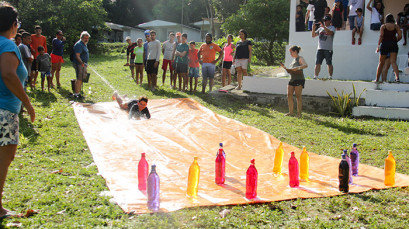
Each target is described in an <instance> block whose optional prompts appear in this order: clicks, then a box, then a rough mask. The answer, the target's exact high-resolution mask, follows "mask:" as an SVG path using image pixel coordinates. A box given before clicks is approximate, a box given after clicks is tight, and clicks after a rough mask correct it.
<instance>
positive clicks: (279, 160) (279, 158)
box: [273, 142, 284, 174]
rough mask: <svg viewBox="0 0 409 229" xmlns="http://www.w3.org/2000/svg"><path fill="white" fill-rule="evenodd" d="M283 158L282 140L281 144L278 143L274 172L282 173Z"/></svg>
mask: <svg viewBox="0 0 409 229" xmlns="http://www.w3.org/2000/svg"><path fill="white" fill-rule="evenodd" d="M283 159H284V150H283V143H282V142H280V145H278V148H277V149H276V154H275V156H274V168H273V173H275V174H281V168H282V167H283Z"/></svg>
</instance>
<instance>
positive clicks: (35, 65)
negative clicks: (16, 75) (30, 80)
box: [28, 59, 37, 74]
mask: <svg viewBox="0 0 409 229" xmlns="http://www.w3.org/2000/svg"><path fill="white" fill-rule="evenodd" d="M31 71H32V72H34V71H37V59H34V60H33V63H31ZM28 74H30V72H29V73H28Z"/></svg>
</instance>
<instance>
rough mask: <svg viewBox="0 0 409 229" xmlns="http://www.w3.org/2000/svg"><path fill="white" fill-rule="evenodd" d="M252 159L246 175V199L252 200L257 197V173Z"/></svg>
mask: <svg viewBox="0 0 409 229" xmlns="http://www.w3.org/2000/svg"><path fill="white" fill-rule="evenodd" d="M254 162H255V160H254V159H251V165H250V166H249V168H248V169H247V173H246V198H247V199H254V198H256V197H257V176H258V172H257V169H256V167H255V166H254Z"/></svg>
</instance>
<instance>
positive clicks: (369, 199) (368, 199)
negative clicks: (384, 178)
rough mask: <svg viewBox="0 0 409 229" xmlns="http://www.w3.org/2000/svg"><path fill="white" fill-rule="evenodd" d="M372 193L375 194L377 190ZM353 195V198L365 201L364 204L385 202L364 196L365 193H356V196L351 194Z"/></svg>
mask: <svg viewBox="0 0 409 229" xmlns="http://www.w3.org/2000/svg"><path fill="white" fill-rule="evenodd" d="M372 191H373V192H377V191H379V190H372ZM353 195H354V196H355V197H357V198H359V199H361V200H362V201H365V202H372V203H384V202H385V200H383V199H381V198H374V196H373V195H371V196H368V195H365V193H356V194H353Z"/></svg>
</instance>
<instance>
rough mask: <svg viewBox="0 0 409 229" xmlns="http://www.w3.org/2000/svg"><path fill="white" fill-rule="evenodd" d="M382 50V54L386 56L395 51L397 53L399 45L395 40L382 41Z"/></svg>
mask: <svg viewBox="0 0 409 229" xmlns="http://www.w3.org/2000/svg"><path fill="white" fill-rule="evenodd" d="M380 50H381V55H382V56H386V55H388V54H390V53H393V52H394V53H397V52H398V51H399V47H398V44H397V43H396V42H395V41H387V42H382V44H381V47H380Z"/></svg>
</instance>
